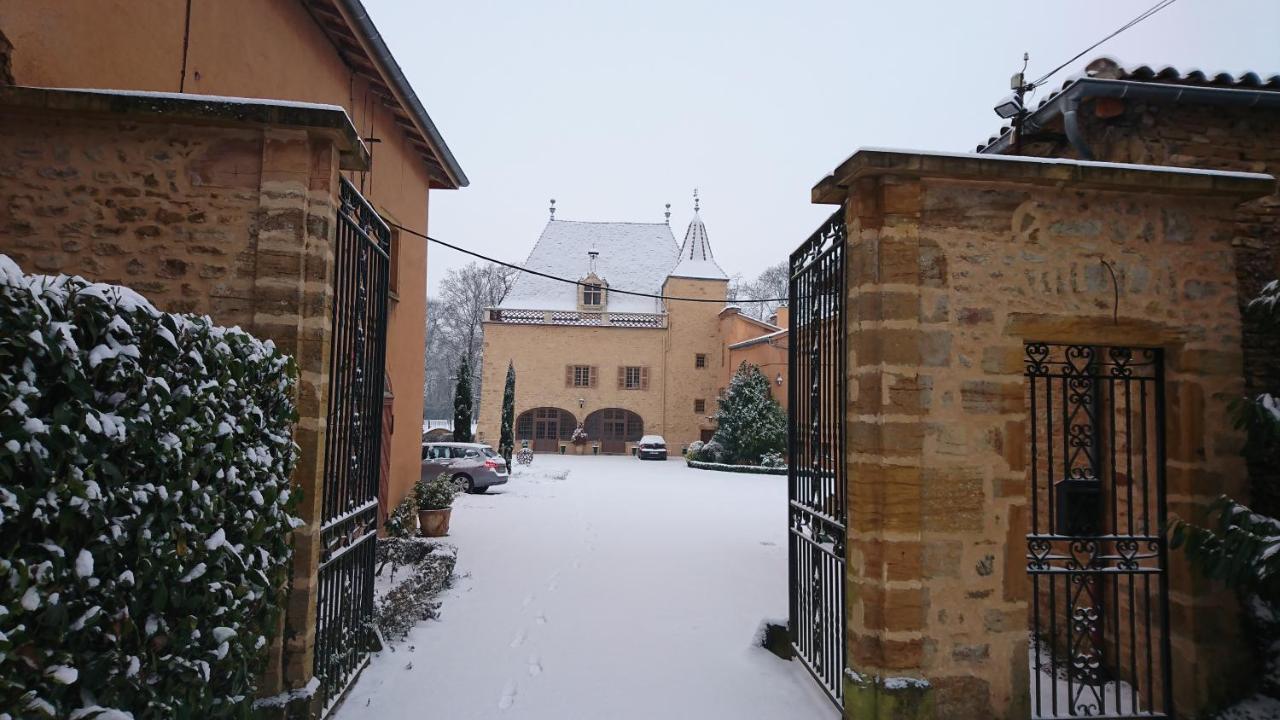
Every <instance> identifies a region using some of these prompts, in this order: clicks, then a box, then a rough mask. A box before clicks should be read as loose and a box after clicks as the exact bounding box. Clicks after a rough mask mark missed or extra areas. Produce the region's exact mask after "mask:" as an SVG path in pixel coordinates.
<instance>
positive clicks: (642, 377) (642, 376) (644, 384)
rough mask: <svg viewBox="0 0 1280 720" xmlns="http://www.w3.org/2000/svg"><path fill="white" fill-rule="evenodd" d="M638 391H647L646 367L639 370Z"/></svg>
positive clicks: (647, 377)
mask: <svg viewBox="0 0 1280 720" xmlns="http://www.w3.org/2000/svg"><path fill="white" fill-rule="evenodd" d="M640 389H641V390H648V389H649V368H647V367H642V368H640Z"/></svg>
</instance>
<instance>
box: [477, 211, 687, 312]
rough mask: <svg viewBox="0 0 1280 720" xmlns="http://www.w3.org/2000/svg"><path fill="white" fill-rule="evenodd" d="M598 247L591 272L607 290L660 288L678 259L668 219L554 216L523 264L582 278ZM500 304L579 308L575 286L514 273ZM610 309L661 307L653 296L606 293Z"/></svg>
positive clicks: (652, 309)
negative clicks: (603, 219)
mask: <svg viewBox="0 0 1280 720" xmlns="http://www.w3.org/2000/svg"><path fill="white" fill-rule="evenodd" d="M589 250H595V251H597V252H598V253H599V255H598V256H597V258H596V261H595V273H596V275H597V276H598V277H600V279H602V280H604V281H605V283H607V284H608V286H609V290H630V291H632V292H643V293H651V294H658V293H659V292H660V291H661V290H662V283H663V281H664V280H665V279H666V277H667V271H668V270H669V269H670V268H671V267H672V266H673V265H675V264H676V254H677V252H678V250H677V248H676V239H675V236H674V235H672V234H671V226H670V225H667V224H666V223H626V222H579V221H572V220H552V221H550V222H548V223H547V226H546V228H544V229H543V230H542V236H541V237H539V238H538V242H537V243H536V244H535V245H534V246H533V250H532V252H530V253H529V259H528V260H526V261H525V263H524V267H526V268H528V269H530V270H537V271H539V272H544V273H548V274H551V275H556V276H558V277H563V278H569V279H572V280H581V279H582V278H585V277H586V276H587V275H588V274H590V272H591V259H590V258H589V257H588V256H587V251H589ZM498 307H500V308H503V309H520V310H577V309H578V287H577V286H575V285H570V284H568V283H563V282H557V281H555V280H551V279H549V278H542V277H538V276H536V275H528V274H522V275H521V276H520V277H519V278H517V279H516V282H515V284H514V285H513V286H512V287H511V291H510V292H509V293H507V297H506V299H504V300H503V301H502V302H501V303H500V304H499V305H498ZM608 310H609V311H610V312H638V313H657V312H662V306H661V304H660V302H659V301H658V300H655V299H653V298H644V297H636V296H634V295H623V294H620V293H613V292H610V293H608Z"/></svg>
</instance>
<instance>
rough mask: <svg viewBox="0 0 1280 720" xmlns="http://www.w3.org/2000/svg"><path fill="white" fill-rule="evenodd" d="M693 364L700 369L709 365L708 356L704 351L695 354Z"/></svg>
mask: <svg viewBox="0 0 1280 720" xmlns="http://www.w3.org/2000/svg"><path fill="white" fill-rule="evenodd" d="M693 366H694V367H695V368H697V369H699V370H701V369H703V368H705V367H706V366H707V356H706V355H705V354H703V353H698V354H697V355H694V356H693Z"/></svg>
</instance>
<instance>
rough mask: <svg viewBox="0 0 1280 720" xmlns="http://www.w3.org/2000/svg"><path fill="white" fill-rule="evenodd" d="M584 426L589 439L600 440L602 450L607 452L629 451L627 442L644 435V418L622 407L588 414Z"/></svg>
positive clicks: (636, 440) (635, 440)
mask: <svg viewBox="0 0 1280 720" xmlns="http://www.w3.org/2000/svg"><path fill="white" fill-rule="evenodd" d="M584 427H585V428H586V431H587V439H588V440H598V441H599V442H600V452H602V453H606V454H615V455H621V454H623V453H625V452H626V451H627V443H629V442H638V441H639V440H640V438H641V437H643V436H644V420H643V419H641V418H640V416H639V415H637V414H635V413H633V412H631V411H630V410H624V409H622V408H604V409H603V410H596V411H595V412H593V413H591V414H590V415H588V416H587V421H586V423H585V425H584Z"/></svg>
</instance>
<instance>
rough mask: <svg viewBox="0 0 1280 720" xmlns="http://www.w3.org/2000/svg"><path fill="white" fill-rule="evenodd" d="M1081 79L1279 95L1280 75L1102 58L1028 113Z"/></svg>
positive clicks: (1002, 130)
mask: <svg viewBox="0 0 1280 720" xmlns="http://www.w3.org/2000/svg"><path fill="white" fill-rule="evenodd" d="M1081 78H1096V79H1099V80H1129V81H1132V82H1145V83H1154V84H1164V85H1189V86H1192V87H1212V88H1226V89H1234V90H1267V91H1277V92H1280V73H1276V74H1272V75H1266V76H1263V75H1261V74H1259V73H1257V72H1253V71H1247V72H1243V73H1240V74H1239V75H1236V74H1233V73H1230V72H1226V71H1223V70H1219V71H1210V72H1206V71H1204V70H1200V69H1198V68H1188V69H1186V70H1179V69H1177V68H1175V67H1173V66H1172V65H1162V64H1159V63H1157V64H1150V65H1146V64H1144V65H1125V64H1124V63H1122V62H1121V61H1119V60H1117V59H1116V58H1113V57H1109V56H1105V55H1104V56H1102V57H1099V58H1096V59H1094V60H1093V61H1092V62H1090V63H1089V64H1088V65H1086V66H1085V69H1084V72H1083V73H1080V74H1078V75H1072V76H1070V77H1068V78H1066V79H1065V80H1063V81H1062V83H1061V85H1059V86H1058V87H1057V89H1055V90H1052V91H1051V92H1049V94H1048V95H1045V96H1044V97H1041V98H1039V101H1038V102H1036V103H1035V106H1034V107H1032V106H1031V104H1028V105H1027V110H1028V111H1031V112H1035V111H1036V110H1039V109H1040V108H1042V107H1044V106H1045V105H1047V104H1049V103H1051V102H1053V101H1054V100H1055V99H1056V98H1057V97H1058V96H1059V95H1061V94H1062V93H1063V91H1065V90H1066V89H1067V88H1069V87H1071V86H1072V85H1074V84H1075V83H1076V81H1077V80H1080V79H1081ZM1012 129H1013V126H1012V125H1004V126H1002V127H1001V128H1000V131H999V133H997V134H996V135H993V136H991V137H989V138H987V142H986V143H984V144H982V145H979V146H978V152H982V151H983V150H984V149H985V148H986V147H987V146H989V145H991V144H992V143H994V142H995V141H996V140H999V139H1000V138H1001V137H1004V136H1005V135H1006V134H1008V133H1009V132H1011V131H1012Z"/></svg>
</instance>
